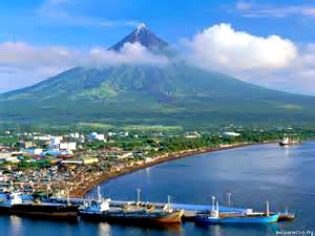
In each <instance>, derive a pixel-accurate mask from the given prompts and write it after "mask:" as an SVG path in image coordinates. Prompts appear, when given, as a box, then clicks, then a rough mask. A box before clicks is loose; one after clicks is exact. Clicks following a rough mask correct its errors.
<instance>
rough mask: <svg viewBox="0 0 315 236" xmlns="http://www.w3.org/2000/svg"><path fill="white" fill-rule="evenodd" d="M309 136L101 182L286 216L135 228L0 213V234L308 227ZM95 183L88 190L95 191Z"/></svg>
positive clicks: (314, 208) (313, 207)
mask: <svg viewBox="0 0 315 236" xmlns="http://www.w3.org/2000/svg"><path fill="white" fill-rule="evenodd" d="M314 176H315V141H308V142H304V143H303V144H302V145H297V146H290V147H280V146H278V145H277V144H265V145H254V146H248V147H242V148H236V149H231V150H224V151H218V152H212V153H205V154H200V155H194V156H190V157H186V158H183V159H179V160H175V161H171V162H167V163H163V164H160V165H157V166H154V167H150V168H146V169H143V170H139V171H137V172H134V173H131V174H128V175H125V176H122V177H119V178H116V179H113V180H111V181H109V182H107V183H104V184H102V185H101V191H102V193H103V194H104V195H105V196H106V197H110V198H112V199H120V200H135V199H136V189H137V188H141V200H143V201H156V202H163V201H165V202H166V199H167V195H171V197H172V201H173V202H176V203H189V204H210V203H211V196H216V198H217V199H218V200H219V201H220V204H223V205H227V204H228V203H227V194H228V193H232V205H233V206H236V207H243V208H254V209H255V210H264V203H265V201H266V200H268V201H269V203H270V207H271V209H272V210H273V211H284V209H285V208H286V207H288V208H289V210H290V211H293V212H294V213H295V214H296V216H297V217H296V219H295V220H294V221H293V222H286V223H275V224H269V225H252V226H249V225H243V226H232V225H229V226H227V225H214V226H208V227H200V226H197V225H195V224H194V223H193V222H185V223H183V224H182V225H181V226H180V227H179V228H164V229H152V228H140V227H134V226H124V225H117V224H107V223H105V222H103V223H91V222H84V221H80V222H78V223H65V222H50V221H41V220H31V219H23V218H19V217H16V216H10V217H8V216H0V229H1V232H0V235H8V236H11V235H12V236H34V235H42V234H44V235H45V236H50V235H60V236H61V235H65V236H68V235H69V236H72V235H87V236H90V235H91V236H92V235H100V236H101V235H102V236H103V235H109V236H110V235H139V236H140V235H146V236H147V235H161V236H163V235H216V236H221V235H224V236H225V235H228V236H229V235H242V236H243V235H277V233H278V235H279V233H288V232H291V233H295V234H300V235H301V234H302V233H303V232H304V233H305V234H304V235H311V233H312V232H313V233H314V232H315V217H314V212H315V201H314V199H315V181H314ZM95 195H96V188H95V189H93V190H91V191H90V192H89V193H88V194H87V197H89V196H95Z"/></svg>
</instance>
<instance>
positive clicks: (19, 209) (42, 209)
mask: <svg viewBox="0 0 315 236" xmlns="http://www.w3.org/2000/svg"><path fill="white" fill-rule="evenodd" d="M10 213H11V214H13V215H17V216H21V217H28V218H36V219H49V220H62V221H64V220H65V221H76V220H77V218H78V210H77V207H75V206H49V205H48V206H47V205H26V204H25V205H24V204H17V205H14V206H12V208H11V209H10Z"/></svg>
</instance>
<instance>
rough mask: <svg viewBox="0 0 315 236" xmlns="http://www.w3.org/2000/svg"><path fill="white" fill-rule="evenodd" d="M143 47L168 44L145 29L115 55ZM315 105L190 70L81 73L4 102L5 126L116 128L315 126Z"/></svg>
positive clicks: (121, 68) (0, 104) (120, 68)
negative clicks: (130, 45)
mask: <svg viewBox="0 0 315 236" xmlns="http://www.w3.org/2000/svg"><path fill="white" fill-rule="evenodd" d="M126 43H139V44H141V45H143V46H144V47H146V48H147V49H148V50H151V51H154V53H159V52H161V51H162V53H163V51H165V49H166V48H168V43H166V42H165V41H164V40H162V39H160V38H159V37H157V36H155V35H154V34H153V33H152V32H151V30H149V29H148V28H147V27H146V26H145V25H140V26H138V27H137V28H136V29H135V30H133V31H132V32H131V33H130V34H129V35H127V36H126V37H124V38H123V39H122V40H121V41H119V42H118V43H116V44H114V45H113V46H112V47H110V48H109V50H113V51H117V52H119V51H120V50H121V49H122V48H123V47H124V45H125V44H126ZM314 104H315V98H314V97H310V96H302V95H294V94H289V93H284V92H280V91H275V90H270V89H267V88H263V87H259V86H256V85H253V84H249V83H246V82H243V81H240V80H238V79H236V78H233V77H231V76H228V75H224V74H220V73H217V72H209V71H205V70H201V69H198V68H195V67H192V66H189V65H187V64H185V63H168V64H166V65H153V64H150V65H149V64H142V65H140V64H133V65H130V64H121V65H115V66H104V67H102V68H99V67H97V68H91V67H89V68H84V67H78V68H73V69H70V70H67V71H65V72H63V73H60V74H58V75H56V76H54V77H52V78H49V79H47V80H44V81H42V82H40V83H37V84H35V85H33V86H30V87H27V88H24V89H20V90H16V91H12V92H7V93H4V94H1V95H0V111H1V112H0V120H1V121H4V122H6V121H11V122H12V121H13V122H25V123H45V122H49V123H62V124H65V123H73V122H82V121H84V122H104V123H108V124H115V125H126V124H149V125H151V124H163V125H180V126H194V127H195V126H208V125H212V124H226V123H238V124H243V125H244V124H247V125H248V124H268V125H270V124H273V125H276V124H281V125H283V124H295V123H298V124H314V121H315V111H314V109H313V108H314Z"/></svg>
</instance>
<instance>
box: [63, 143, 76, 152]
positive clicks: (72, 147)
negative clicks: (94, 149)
mask: <svg viewBox="0 0 315 236" xmlns="http://www.w3.org/2000/svg"><path fill="white" fill-rule="evenodd" d="M59 149H60V150H67V151H75V150H77V144H76V143H75V142H70V143H60V144H59Z"/></svg>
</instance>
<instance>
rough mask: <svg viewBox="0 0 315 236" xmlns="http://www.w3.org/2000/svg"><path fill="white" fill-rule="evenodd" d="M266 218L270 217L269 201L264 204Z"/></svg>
mask: <svg viewBox="0 0 315 236" xmlns="http://www.w3.org/2000/svg"><path fill="white" fill-rule="evenodd" d="M266 216H267V217H269V216H270V212H269V201H267V202H266Z"/></svg>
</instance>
